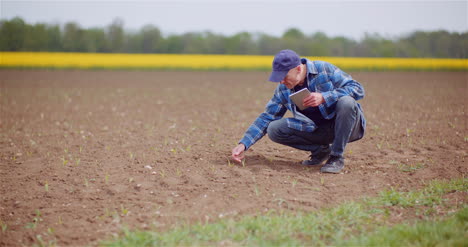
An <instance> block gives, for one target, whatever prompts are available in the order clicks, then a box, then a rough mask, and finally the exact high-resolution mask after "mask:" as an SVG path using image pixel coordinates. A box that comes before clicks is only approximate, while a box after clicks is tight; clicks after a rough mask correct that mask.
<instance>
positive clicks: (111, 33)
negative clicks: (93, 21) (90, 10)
mask: <svg viewBox="0 0 468 247" xmlns="http://www.w3.org/2000/svg"><path fill="white" fill-rule="evenodd" d="M123 25H124V22H123V20H122V19H120V18H116V19H114V20H113V21H112V24H110V26H109V27H108V28H107V39H108V42H109V48H110V50H111V51H112V52H123V51H124V50H123V48H124V45H125V43H124V42H125V40H124V30H123Z"/></svg>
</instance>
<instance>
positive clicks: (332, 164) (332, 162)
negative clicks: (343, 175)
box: [320, 155, 344, 173]
mask: <svg viewBox="0 0 468 247" xmlns="http://www.w3.org/2000/svg"><path fill="white" fill-rule="evenodd" d="M343 168H344V158H343V157H338V156H333V155H330V158H329V159H328V160H327V162H326V163H325V165H324V166H322V168H320V172H327V173H340V171H341V170H342V169H343Z"/></svg>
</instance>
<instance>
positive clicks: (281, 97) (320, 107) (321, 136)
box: [232, 50, 366, 173]
mask: <svg viewBox="0 0 468 247" xmlns="http://www.w3.org/2000/svg"><path fill="white" fill-rule="evenodd" d="M269 80H270V81H272V82H279V83H280V84H279V85H278V87H277V88H276V89H275V92H274V95H273V98H272V99H271V100H270V101H269V102H268V104H267V105H266V109H265V112H263V113H262V114H260V116H259V117H258V118H257V119H256V120H255V121H254V122H253V124H252V125H251V126H250V127H249V128H248V129H247V131H246V132H245V134H244V137H243V138H242V139H241V140H240V142H239V144H238V145H237V146H236V147H235V148H234V149H233V150H232V158H233V160H235V161H237V162H241V161H242V159H243V158H244V157H245V151H246V150H248V149H249V148H250V147H251V146H252V145H253V144H254V143H255V142H257V141H258V140H260V138H262V137H263V136H264V135H265V134H268V136H269V137H270V139H271V140H272V141H274V142H277V143H280V144H283V145H287V146H290V147H293V148H297V149H300V150H305V151H310V152H311V154H310V159H309V160H304V161H303V162H302V164H303V165H310V166H314V165H320V164H322V162H323V161H325V160H327V161H326V162H325V165H324V166H323V167H321V169H320V171H321V172H324V173H339V172H340V171H341V170H342V169H343V167H344V157H343V154H344V150H345V147H346V144H347V143H348V142H352V141H356V140H359V139H361V138H362V137H363V136H364V130H365V127H366V120H365V118H364V115H363V112H362V109H361V106H360V105H359V104H358V103H357V102H356V101H357V100H359V99H362V98H363V97H364V88H363V87H362V86H361V84H359V83H358V82H357V81H355V80H353V79H352V78H351V76H349V75H348V74H346V73H345V72H343V71H341V70H340V69H339V68H337V67H336V66H334V65H332V64H330V63H327V62H323V61H310V60H308V59H305V58H302V59H301V58H300V57H299V56H298V55H297V54H296V53H295V52H294V51H292V50H282V51H280V52H279V53H278V54H276V55H275V58H274V60H273V71H272V72H271V75H270V79H269ZM303 88H307V89H308V90H309V91H310V92H311V93H310V95H309V96H307V97H306V98H304V100H303V104H304V106H306V107H307V108H305V109H303V110H300V109H299V108H298V107H296V105H295V104H294V103H293V102H292V101H291V99H290V98H289V96H290V95H291V94H292V93H294V92H297V91H299V90H301V89H303ZM286 110H289V111H291V112H292V113H293V116H294V117H292V118H285V119H283V118H282V117H283V116H284V114H285V113H286Z"/></svg>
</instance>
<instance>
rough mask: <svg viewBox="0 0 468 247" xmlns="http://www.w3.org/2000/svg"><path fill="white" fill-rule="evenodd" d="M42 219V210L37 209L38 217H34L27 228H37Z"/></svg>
mask: <svg viewBox="0 0 468 247" xmlns="http://www.w3.org/2000/svg"><path fill="white" fill-rule="evenodd" d="M41 221H42V218H41V212H40V211H39V210H37V209H36V217H34V218H33V220H32V222H29V223H28V224H27V225H26V226H25V228H28V229H36V226H37V224H38V223H39V222H41Z"/></svg>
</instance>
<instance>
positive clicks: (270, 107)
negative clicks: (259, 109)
mask: <svg viewBox="0 0 468 247" xmlns="http://www.w3.org/2000/svg"><path fill="white" fill-rule="evenodd" d="M302 63H303V64H306V65H307V70H308V73H307V80H306V83H307V88H308V89H309V91H311V92H320V93H322V95H323V98H324V99H325V102H324V103H323V104H321V105H319V106H318V107H319V110H320V113H321V114H322V116H323V117H324V118H325V119H332V118H333V117H335V107H336V102H337V101H338V99H339V98H340V97H343V96H347V95H348V96H351V97H353V98H354V99H355V100H359V99H362V98H363V97H364V88H363V87H362V85H361V84H360V83H359V82H357V81H355V80H353V78H351V76H350V75H348V74H346V73H345V72H343V71H341V70H340V69H339V68H337V67H336V66H334V65H333V64H330V63H327V62H323V61H310V60H307V59H305V58H302ZM290 94H291V90H289V89H288V88H287V87H286V86H285V85H283V84H279V85H278V87H276V89H275V92H274V95H273V97H272V98H271V100H270V101H269V102H268V103H267V105H266V107H265V112H263V113H262V114H260V116H258V118H257V119H256V120H255V121H254V122H253V123H252V125H250V127H249V128H248V129H247V131H246V132H245V134H244V137H243V138H242V139H241V140H240V141H239V143H243V144H244V145H245V149H246V150H247V149H249V148H250V147H251V146H252V145H253V144H255V143H256V142H257V141H258V140H260V139H261V138H262V137H263V136H264V135H265V134H266V131H267V128H268V125H269V124H270V122H272V121H274V120H278V119H281V118H282V117H283V116H284V114H285V113H286V110H290V111H291V112H292V113H293V116H294V117H293V118H288V119H287V120H286V121H287V123H288V127H289V128H293V129H295V130H299V131H307V132H313V131H314V130H315V129H316V128H317V125H316V124H315V123H314V122H313V121H312V120H310V119H309V118H307V117H306V116H304V115H303V114H302V113H300V112H299V111H297V110H296V105H295V104H294V103H293V102H292V101H291V99H290V98H289V95H290ZM358 106H359V108H361V106H360V105H359V104H358ZM365 126H366V121H365V119H363V121H362V127H363V128H364V129H365Z"/></svg>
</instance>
